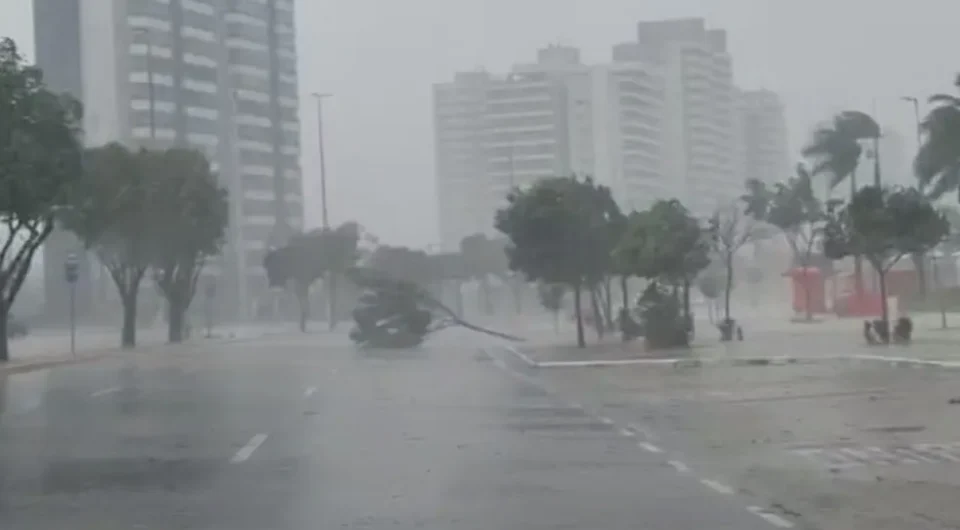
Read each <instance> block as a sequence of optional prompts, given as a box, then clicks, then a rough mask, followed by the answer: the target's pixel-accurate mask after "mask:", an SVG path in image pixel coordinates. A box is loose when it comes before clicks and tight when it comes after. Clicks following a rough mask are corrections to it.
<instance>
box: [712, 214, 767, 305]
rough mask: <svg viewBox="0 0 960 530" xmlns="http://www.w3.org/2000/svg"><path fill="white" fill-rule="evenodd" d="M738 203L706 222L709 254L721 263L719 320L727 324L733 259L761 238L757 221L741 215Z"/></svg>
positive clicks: (731, 288) (761, 232) (731, 290)
mask: <svg viewBox="0 0 960 530" xmlns="http://www.w3.org/2000/svg"><path fill="white" fill-rule="evenodd" d="M741 208H742V205H741V204H739V202H735V203H732V204H728V205H727V206H724V207H722V208H720V209H719V210H718V211H717V212H716V213H715V214H714V215H713V217H712V218H711V219H710V227H709V231H710V238H711V242H712V243H713V251H714V252H715V253H716V254H717V255H718V256H719V258H720V260H721V262H722V263H723V268H724V274H725V276H726V278H725V279H724V282H723V290H724V291H723V292H724V298H723V318H724V322H730V295H731V294H732V292H733V273H734V270H733V269H734V263H733V259H734V257H735V256H736V255H737V252H740V249H741V248H743V247H744V245H746V244H747V243H750V242H752V241H754V240H756V239H757V238H758V237H759V236H761V235H762V234H763V231H762V228H761V226H760V225H759V224H758V223H757V221H756V220H755V219H753V218H751V217H750V216H748V215H745V214H744V212H743V210H742V209H741Z"/></svg>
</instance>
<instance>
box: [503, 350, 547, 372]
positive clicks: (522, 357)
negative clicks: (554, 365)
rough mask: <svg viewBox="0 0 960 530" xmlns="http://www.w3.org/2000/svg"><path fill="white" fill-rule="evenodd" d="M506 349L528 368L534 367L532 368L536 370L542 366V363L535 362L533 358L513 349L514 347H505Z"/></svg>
mask: <svg viewBox="0 0 960 530" xmlns="http://www.w3.org/2000/svg"><path fill="white" fill-rule="evenodd" d="M504 349H506V350H507V351H508V352H510V353H512V354H514V355H516V356H517V357H518V358H519V359H520V360H521V361H523V362H524V363H526V364H527V366H532V367H534V368H536V367H538V366H540V363H538V362H536V361H534V360H533V359H531V358H530V357H528V356H527V355H526V354H524V353H523V352H521V351H520V350H518V349H517V348H515V347H513V346H504Z"/></svg>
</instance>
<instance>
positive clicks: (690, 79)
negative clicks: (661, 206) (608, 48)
mask: <svg viewBox="0 0 960 530" xmlns="http://www.w3.org/2000/svg"><path fill="white" fill-rule="evenodd" d="M614 60H615V61H623V60H631V61H638V60H640V61H643V62H645V63H649V64H653V65H656V66H657V67H658V68H659V69H660V72H661V73H662V75H663V86H664V92H663V93H664V96H665V115H666V121H665V122H664V126H663V127H662V132H663V134H664V157H663V173H664V175H666V177H667V178H668V179H670V180H672V181H674V182H675V183H676V185H675V186H674V190H675V196H677V197H679V198H681V199H683V201H684V203H685V204H687V205H688V207H689V208H690V209H691V211H693V213H695V214H697V215H701V216H704V215H709V214H710V213H711V212H713V211H714V210H715V209H716V208H717V206H718V205H720V204H722V203H724V202H726V201H729V200H732V199H733V198H735V197H736V195H737V194H738V193H739V186H741V185H742V182H741V181H742V179H741V178H740V176H739V175H738V172H739V169H740V168H741V166H742V163H741V160H740V158H741V154H740V151H741V150H740V147H739V131H738V127H737V122H738V119H737V114H736V111H737V103H736V98H735V96H736V90H735V88H734V84H733V63H732V59H731V57H730V54H729V52H728V51H727V43H726V32H725V31H723V30H717V29H707V28H706V25H705V22H704V20H703V19H699V18H685V19H673V20H662V21H650V22H640V23H639V24H638V25H637V40H636V41H635V42H633V43H627V44H622V45H619V46H617V47H615V48H614Z"/></svg>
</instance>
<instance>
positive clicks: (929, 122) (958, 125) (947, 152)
mask: <svg viewBox="0 0 960 530" xmlns="http://www.w3.org/2000/svg"><path fill="white" fill-rule="evenodd" d="M953 85H954V87H956V88H957V91H958V92H960V74H957V76H956V78H954V82H953ZM928 101H929V102H930V104H931V105H933V108H932V109H931V110H930V112H928V113H927V116H926V117H925V118H924V119H923V121H922V122H921V123H920V130H921V133H922V134H923V143H922V144H921V145H920V150H919V151H918V152H917V157H916V158H915V159H914V161H913V170H914V173H916V176H917V184H918V186H919V187H920V189H921V190H926V193H927V196H928V197H930V198H931V199H934V200H936V199H939V198H940V197H942V196H943V195H944V194H945V193H947V192H948V191H954V190H956V191H957V192H958V197H957V200H958V201H960V97H957V96H952V95H950V94H934V95H933V96H930V98H929V99H928Z"/></svg>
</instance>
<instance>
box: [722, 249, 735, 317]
mask: <svg viewBox="0 0 960 530" xmlns="http://www.w3.org/2000/svg"><path fill="white" fill-rule="evenodd" d="M732 292H733V254H730V255H729V256H727V285H726V289H725V291H724V296H723V319H724V320H730V294H731V293H732Z"/></svg>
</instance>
